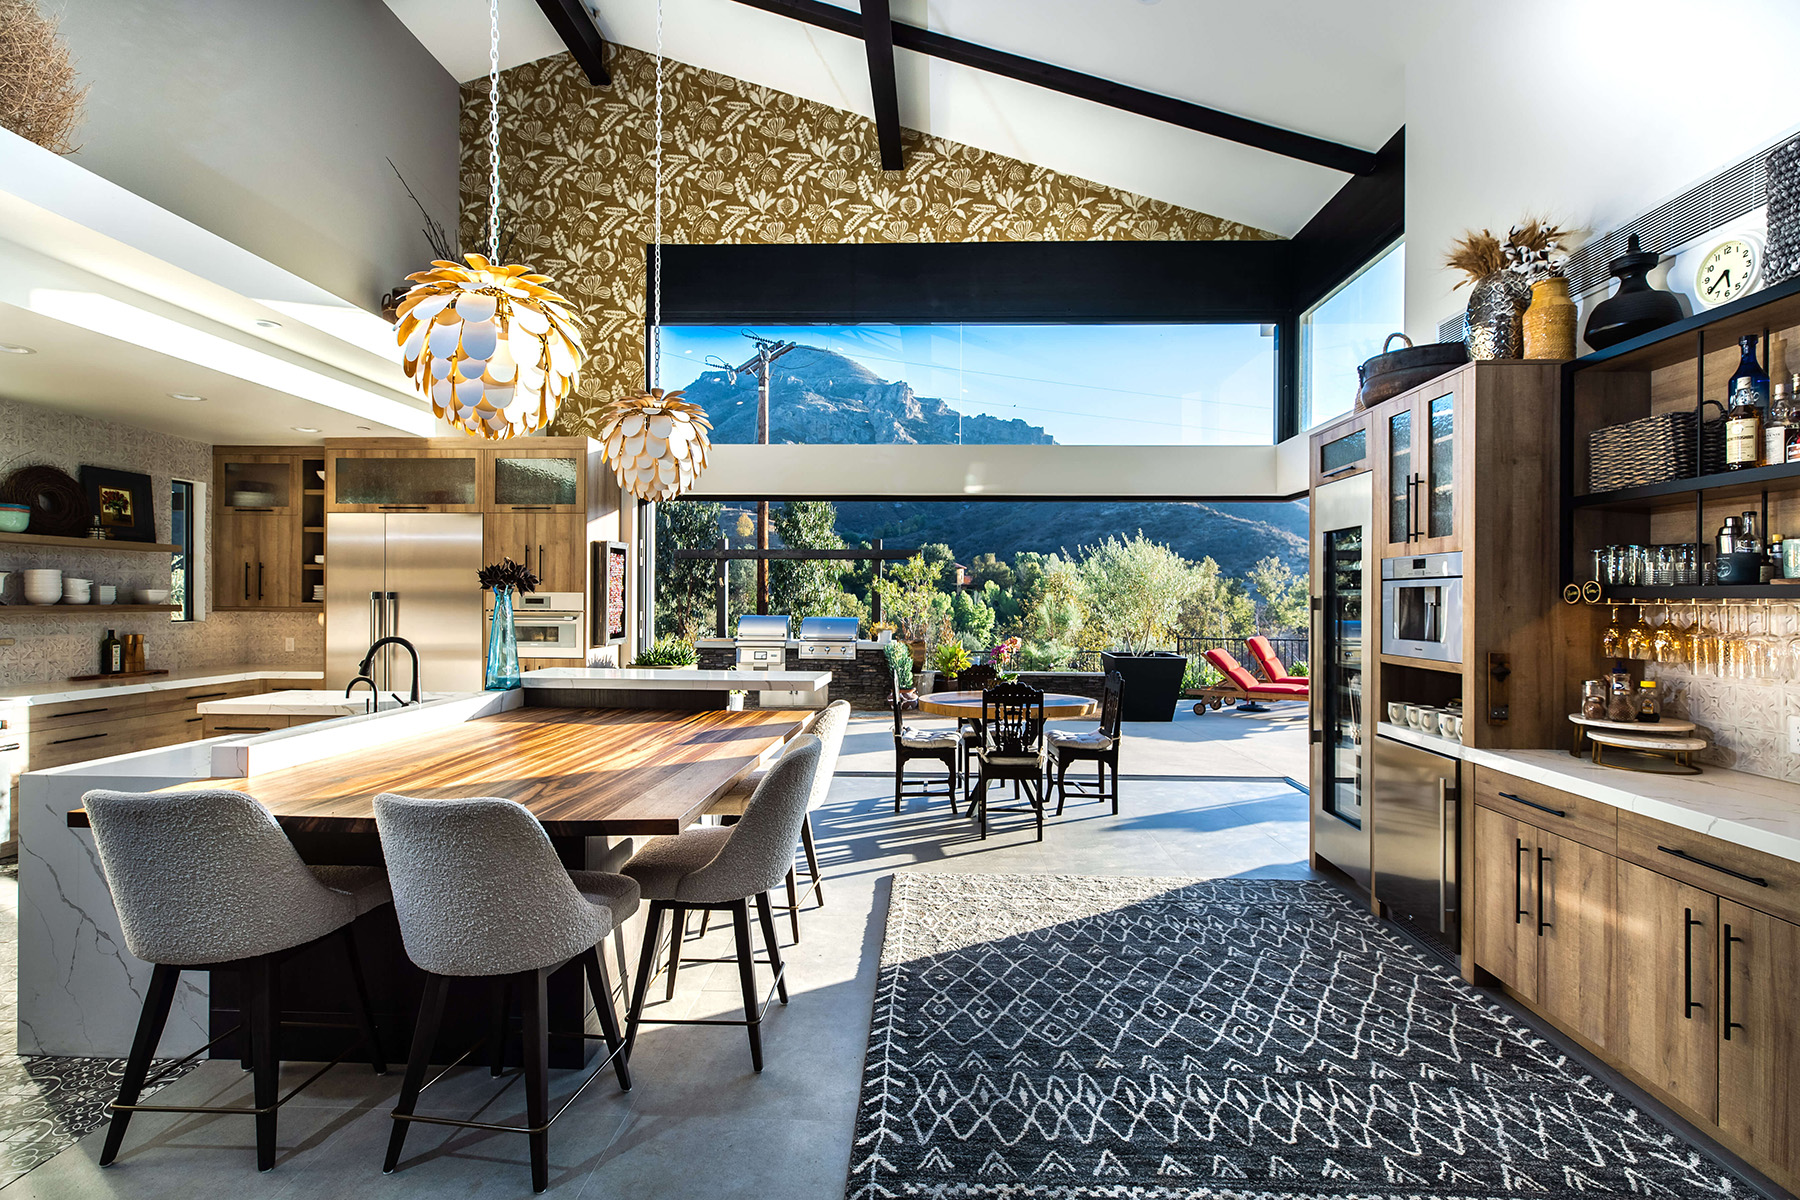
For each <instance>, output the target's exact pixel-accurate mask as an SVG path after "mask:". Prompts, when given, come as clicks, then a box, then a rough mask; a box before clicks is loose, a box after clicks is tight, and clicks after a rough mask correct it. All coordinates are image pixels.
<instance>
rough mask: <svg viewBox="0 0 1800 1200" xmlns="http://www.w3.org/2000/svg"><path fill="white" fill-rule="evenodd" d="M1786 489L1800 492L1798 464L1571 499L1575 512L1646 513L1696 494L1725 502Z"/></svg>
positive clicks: (1747, 470) (1648, 485)
mask: <svg viewBox="0 0 1800 1200" xmlns="http://www.w3.org/2000/svg"><path fill="white" fill-rule="evenodd" d="M1787 488H1793V489H1796V490H1800V462H1791V463H1777V464H1775V465H1773V466H1768V467H1747V468H1745V469H1744V470H1742V471H1720V472H1719V473H1717V474H1715V475H1700V476H1697V477H1695V478H1693V479H1670V480H1666V481H1664V482H1662V483H1647V484H1645V485H1644V486H1642V487H1634V488H1620V489H1618V490H1617V491H1612V492H1594V493H1592V494H1590V495H1586V496H1577V497H1575V500H1574V505H1575V507H1576V508H1619V509H1636V510H1649V509H1655V508H1671V507H1676V506H1678V505H1680V504H1681V503H1682V502H1683V501H1691V500H1692V499H1693V497H1694V494H1695V493H1697V492H1705V493H1706V496H1707V498H1708V499H1711V500H1729V499H1731V498H1733V497H1735V496H1759V495H1761V494H1762V493H1763V492H1774V491H1780V490H1784V489H1787Z"/></svg>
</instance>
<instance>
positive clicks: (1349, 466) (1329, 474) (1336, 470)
mask: <svg viewBox="0 0 1800 1200" xmlns="http://www.w3.org/2000/svg"><path fill="white" fill-rule="evenodd" d="M1360 466H1362V462H1361V460H1360V459H1359V460H1358V461H1356V462H1352V463H1345V464H1344V465H1343V466H1341V467H1333V468H1332V469H1331V470H1329V471H1320V472H1319V478H1320V479H1331V478H1334V477H1336V476H1338V475H1342V474H1343V473H1344V472H1345V471H1354V470H1356V468H1358V467H1360ZM545 507H549V506H548V505H546V506H545Z"/></svg>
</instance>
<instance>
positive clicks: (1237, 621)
mask: <svg viewBox="0 0 1800 1200" xmlns="http://www.w3.org/2000/svg"><path fill="white" fill-rule="evenodd" d="M1193 580H1194V587H1193V590H1192V591H1191V592H1190V593H1189V594H1188V598H1187V600H1186V601H1185V602H1184V603H1183V605H1182V609H1181V621H1180V625H1181V631H1182V632H1183V633H1191V634H1196V635H1198V636H1200V637H1212V638H1234V637H1247V636H1249V635H1250V634H1252V633H1255V632H1256V604H1255V602H1254V601H1252V600H1251V598H1250V596H1249V594H1248V593H1247V592H1246V591H1245V590H1244V585H1243V584H1241V583H1239V582H1238V581H1237V580H1235V579H1230V578H1227V577H1226V575H1225V573H1224V572H1222V571H1220V570H1219V564H1218V563H1216V562H1214V561H1213V560H1212V558H1211V557H1207V558H1203V559H1201V560H1200V562H1199V564H1198V565H1196V566H1195V567H1194V568H1193Z"/></svg>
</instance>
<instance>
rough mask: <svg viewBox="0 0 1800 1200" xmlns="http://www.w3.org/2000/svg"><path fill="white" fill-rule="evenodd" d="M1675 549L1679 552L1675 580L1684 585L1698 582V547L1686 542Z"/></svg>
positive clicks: (1688, 585) (1691, 585)
mask: <svg viewBox="0 0 1800 1200" xmlns="http://www.w3.org/2000/svg"><path fill="white" fill-rule="evenodd" d="M1676 550H1677V551H1679V554H1678V562H1677V566H1676V578H1675V582H1676V583H1678V584H1681V585H1682V586H1684V587H1693V586H1694V585H1695V584H1698V583H1699V582H1700V567H1699V562H1700V547H1698V546H1696V545H1695V544H1694V543H1692V542H1686V543H1683V544H1682V545H1680V546H1677V547H1676Z"/></svg>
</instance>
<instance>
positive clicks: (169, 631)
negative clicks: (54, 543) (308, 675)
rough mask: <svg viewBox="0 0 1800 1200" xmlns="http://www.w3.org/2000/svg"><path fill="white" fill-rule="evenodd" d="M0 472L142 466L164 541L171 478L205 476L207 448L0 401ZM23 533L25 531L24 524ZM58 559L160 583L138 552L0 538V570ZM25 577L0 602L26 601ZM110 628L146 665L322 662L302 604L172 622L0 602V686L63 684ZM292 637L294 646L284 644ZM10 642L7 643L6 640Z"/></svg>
mask: <svg viewBox="0 0 1800 1200" xmlns="http://www.w3.org/2000/svg"><path fill="white" fill-rule="evenodd" d="M0 429H4V430H5V431H6V441H5V449H4V451H0V476H4V475H7V474H10V473H11V472H12V471H13V470H15V469H16V468H18V467H20V466H24V465H26V464H29V463H46V464H49V465H51V466H55V467H60V468H62V469H63V470H65V471H67V472H68V473H69V474H70V475H73V476H75V477H76V478H78V479H79V478H80V469H81V467H82V465H83V464H87V465H91V466H101V467H113V468H115V469H117V470H121V471H142V472H144V473H146V474H148V475H149V476H150V485H151V489H152V493H153V495H154V497H155V501H156V537H157V540H158V541H163V542H166V541H168V540H169V531H170V525H169V516H170V514H169V481H170V480H171V479H188V480H193V481H195V482H197V483H209V482H210V481H211V479H212V447H210V446H208V445H207V444H206V443H204V442H195V441H190V440H188V439H187V438H179V437H175V436H173V435H171V434H165V433H157V432H155V431H154V430H148V429H139V428H137V427H136V426H132V425H123V424H119V423H118V422H114V421H100V420H95V419H93V418H91V417H82V416H77V415H75V414H72V413H66V412H58V411H56V410H54V409H49V408H41V407H38V406H37V405H33V404H21V403H19V402H17V401H13V400H6V399H0ZM27 532H30V531H29V530H27ZM32 567H61V568H62V569H63V571H64V573H65V574H69V575H76V576H79V577H81V578H86V579H92V580H94V582H95V583H111V584H115V585H117V586H118V587H119V589H120V591H121V593H124V592H126V591H127V590H128V589H129V588H130V587H132V586H133V585H135V586H138V587H151V586H156V585H158V584H160V585H161V586H163V587H167V586H168V580H169V572H168V566H167V560H166V559H164V558H162V557H160V556H158V555H154V554H145V553H142V552H141V551H130V550H121V551H117V552H106V551H93V550H55V549H48V548H42V547H26V546H19V545H12V544H0V571H8V572H20V571H24V570H26V569H27V568H32ZM24 585H25V580H24V577H23V576H22V575H18V574H13V575H12V576H11V577H9V578H8V579H7V580H6V584H5V587H4V590H3V591H0V600H4V601H5V603H6V605H8V606H10V605H18V604H24V603H25V599H24ZM108 629H116V630H117V631H118V632H119V633H121V634H123V633H141V634H144V635H145V636H144V657H145V660H146V661H147V662H148V664H149V665H150V666H151V667H153V668H154V667H166V668H168V669H170V670H180V671H192V670H207V669H209V668H213V667H227V666H238V665H246V666H291V667H292V668H293V669H295V670H304V669H309V668H311V669H317V668H318V666H319V665H320V664H321V663H323V662H324V661H325V629H324V626H323V625H321V624H320V623H319V615H318V614H317V613H309V612H271V613H258V612H222V613H211V614H209V615H208V617H207V619H206V620H204V621H182V622H175V621H170V620H169V619H168V618H167V617H164V616H160V615H157V614H154V613H136V614H127V613H120V614H117V615H116V616H111V615H109V616H107V617H104V618H103V617H98V616H87V615H83V616H80V617H72V618H70V619H68V620H58V619H55V618H52V617H46V616H36V615H34V616H29V617H22V616H9V615H8V613H7V609H6V608H5V607H0V687H7V688H13V687H22V686H27V685H30V684H34V683H54V682H61V681H63V680H65V679H67V678H69V676H71V675H85V674H89V673H91V672H93V671H96V670H98V669H99V663H100V639H101V638H102V637H104V636H105V635H106V631H107V630H108ZM288 638H293V639H294V650H293V652H292V653H290V652H288V651H287V650H286V649H285V648H284V647H285V645H286V640H287V639H288ZM8 640H10V642H11V644H10V645H7V644H4V643H6V642H7V641H8Z"/></svg>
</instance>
